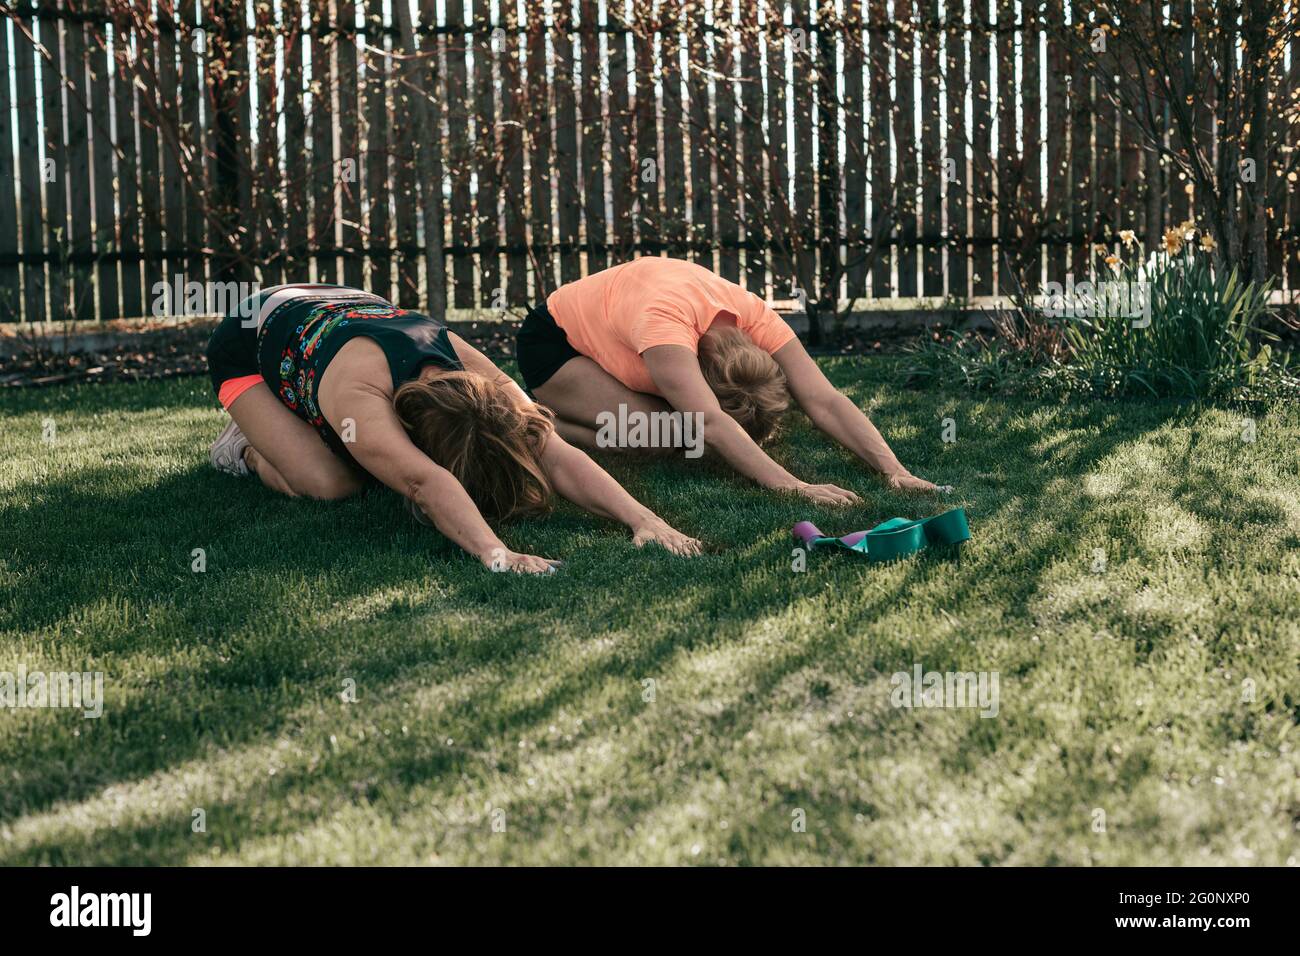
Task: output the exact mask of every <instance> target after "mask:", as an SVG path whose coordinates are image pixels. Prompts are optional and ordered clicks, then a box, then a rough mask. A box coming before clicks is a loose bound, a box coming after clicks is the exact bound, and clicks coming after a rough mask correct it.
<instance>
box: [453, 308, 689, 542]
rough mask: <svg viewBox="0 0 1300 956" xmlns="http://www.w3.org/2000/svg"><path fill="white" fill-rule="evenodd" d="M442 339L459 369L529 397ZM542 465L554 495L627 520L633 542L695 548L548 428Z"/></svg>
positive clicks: (480, 358)
mask: <svg viewBox="0 0 1300 956" xmlns="http://www.w3.org/2000/svg"><path fill="white" fill-rule="evenodd" d="M448 338H449V339H450V340H451V344H452V346H453V347H454V348H455V349H456V356H457V358H459V359H460V360H461V362H462V363H463V364H464V365H465V368H467V369H469V370H470V371H473V372H478V373H479V374H480V375H483V376H486V377H487V378H490V379H492V380H493V381H495V382H500V383H501V384H502V385H509V387H511V388H513V389H514V390H515V391H516V392H518V393H519V400H520V401H521V402H527V401H530V399H529V398H528V396H527V395H525V394H524V391H523V389H521V388H520V387H519V386H518V385H516V384H515V382H514V379H512V378H511V377H510V376H509V375H507V374H506V373H505V372H503V371H501V370H500V369H499V368H497V367H496V365H495V364H494V363H493V362H492V360H491V359H490V358H488V357H487V356H486V355H484V354H483V353H482V352H480V351H479V350H478V349H476V348H474V346H472V345H470V344H469V343H468V342H466V341H465V340H464V339H462V338H461V337H460V336H458V335H456V334H455V333H454V332H449V333H448ZM542 467H543V468H545V469H546V474H547V477H549V478H550V479H551V483H552V484H553V485H555V491H556V493H557V494H559V495H560V496H561V497H562V498H566V499H568V500H569V501H572V502H573V503H574V504H575V505H577V506H578V507H579V508H582V509H584V510H586V511H590V512H591V513H592V514H595V515H600V516H601V517H602V518H611V519H613V520H614V521H618V522H621V523H622V524H625V525H627V527H628V528H630V529H631V531H632V541H633V543H634V544H636V546H637V547H640V546H641V545H643V544H646V543H647V542H650V541H657V542H659V543H660V544H661V545H663V546H664V547H665V548H667V549H668V550H669V551H671V552H673V554H681V555H691V554H699V553H700V542H699V541H697V540H696V539H695V538H691V537H688V536H686V535H684V534H682V533H681V532H680V531H678V530H676V529H675V528H673V527H672V526H671V525H669V524H668V523H667V522H666V521H664V520H663V519H662V518H660V517H659V516H658V515H656V514H655V513H654V512H653V511H651V510H650V509H649V508H647V507H645V506H644V505H642V504H641V503H640V502H638V501H637V500H636V499H635V498H633V497H632V496H631V495H630V494H628V493H627V491H626V490H624V488H623V486H622V485H620V484H619V483H618V482H617V481H615V480H614V479H613V478H612V477H611V476H610V475H609V473H608V472H606V471H605V469H603V468H601V467H600V466H599V465H597V464H596V463H595V462H594V461H592V460H591V459H590V458H588V457H587V455H586V454H585V453H584V452H582V451H580V450H578V449H577V448H574V447H573V446H572V445H570V444H569V443H568V442H566V441H565V440H564V439H563V438H561V437H560V436H559V435H558V434H555V433H552V434H551V437H550V438H549V439H547V442H546V448H545V449H543V451H542Z"/></svg>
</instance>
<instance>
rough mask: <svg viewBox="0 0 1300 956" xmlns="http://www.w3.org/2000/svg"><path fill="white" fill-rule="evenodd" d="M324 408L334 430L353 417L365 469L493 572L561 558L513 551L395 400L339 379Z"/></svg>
mask: <svg viewBox="0 0 1300 956" xmlns="http://www.w3.org/2000/svg"><path fill="white" fill-rule="evenodd" d="M321 411H322V412H324V414H325V417H326V418H327V419H328V420H329V423H330V424H331V425H332V426H334V429H335V431H340V432H341V431H342V425H343V421H344V420H345V419H349V418H350V419H351V420H352V428H351V432H352V433H353V434H355V436H356V440H355V441H354V442H351V443H349V445H348V450H349V451H350V452H351V453H352V457H353V458H355V459H356V460H357V463H358V464H360V465H361V467H362V468H364V469H365V470H366V471H368V472H369V473H370V474H372V475H374V476H375V477H376V478H378V479H379V480H380V481H382V482H383V483H384V484H386V485H387V486H388V487H389V488H392V489H393V490H394V491H396V492H397V493H398V494H400V495H403V496H405V497H406V498H409V499H410V500H411V501H413V502H414V503H415V505H416V507H418V508H419V509H420V510H421V511H423V512H424V513H425V514H426V515H428V517H429V520H430V521H432V522H433V524H434V526H435V527H436V528H437V529H438V530H439V531H441V532H442V533H443V534H444V535H446V536H447V537H448V538H450V539H451V540H452V541H455V542H456V543H457V544H458V545H460V546H461V547H462V548H464V549H465V550H466V551H468V552H469V553H470V554H472V555H474V556H475V557H477V558H478V559H479V560H480V561H482V562H483V564H484V566H486V567H489V568H491V569H492V570H494V571H505V570H509V571H520V572H526V573H532V574H536V573H539V572H540V573H544V572H547V571H550V570H553V565H555V564H557V563H558V562H555V561H551V560H549V559H547V558H541V557H538V556H536V555H532V554H521V553H518V552H514V551H511V550H510V549H509V548H507V547H506V546H505V545H504V544H502V542H501V539H500V538H498V537H497V535H496V532H494V531H493V530H492V529H491V528H490V527H488V523H487V522H486V521H485V520H484V519H483V515H482V514H480V513H479V510H478V507H477V506H476V505H475V504H474V499H473V498H471V497H470V496H469V494H468V493H467V492H466V491H465V489H464V488H463V487H461V484H460V482H459V481H457V480H456V476H455V475H453V474H452V473H451V472H449V471H447V469H445V468H443V467H441V466H440V465H437V464H435V463H434V462H432V461H430V460H429V458H428V456H427V455H425V454H424V452H422V451H420V449H418V448H416V447H415V445H414V444H413V443H412V442H411V439H410V437H409V436H408V435H407V434H406V430H405V429H404V428H402V423H401V422H400V421H398V419H397V413H396V412H395V411H393V402H392V399H391V398H390V397H389V396H387V395H386V394H384V392H383V391H382V390H381V389H379V388H376V387H374V386H371V385H368V384H366V383H365V382H362V381H357V380H350V381H343V382H339V384H338V387H337V388H336V389H332V390H331V394H330V400H329V401H328V402H326V401H325V398H324V396H322V398H321Z"/></svg>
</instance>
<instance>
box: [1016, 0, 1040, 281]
mask: <svg viewBox="0 0 1300 956" xmlns="http://www.w3.org/2000/svg"><path fill="white" fill-rule="evenodd" d="M1021 16H1022V17H1023V19H1024V29H1023V30H1022V32H1021V38H1022V39H1021V50H1022V53H1021V62H1022V63H1023V76H1024V90H1025V92H1024V110H1023V111H1022V112H1021V114H1020V115H1021V120H1020V124H1021V139H1022V141H1023V143H1024V164H1025V203H1026V204H1027V205H1028V207H1029V218H1028V222H1027V227H1028V228H1030V229H1032V230H1033V232H1032V234H1031V235H1030V236H1028V239H1029V241H1030V242H1031V245H1030V248H1029V249H1028V250H1026V255H1025V282H1026V283H1027V288H1026V289H1025V290H1024V291H1025V293H1026V294H1029V295H1036V294H1038V292H1039V290H1040V289H1041V287H1042V284H1043V255H1042V253H1043V243H1042V231H1041V224H1042V222H1043V130H1042V80H1043V77H1042V35H1041V32H1040V30H1041V28H1042V24H1041V21H1040V18H1039V16H1038V7H1037V5H1036V4H1035V3H1033V2H1031V0H1024V2H1023V3H1022V5H1021Z"/></svg>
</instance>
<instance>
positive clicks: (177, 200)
mask: <svg viewBox="0 0 1300 956" xmlns="http://www.w3.org/2000/svg"><path fill="white" fill-rule="evenodd" d="M175 13H176V10H175V6H174V4H172V3H160V4H159V9H158V91H159V101H158V107H159V113H160V114H161V117H162V120H161V121H162V123H163V126H162V127H161V128H160V129H159V135H158V150H159V153H160V155H159V159H160V160H161V163H162V173H163V189H162V214H163V245H164V247H165V248H166V253H165V255H166V266H167V277H168V281H169V282H172V281H174V280H175V278H176V277H177V276H178V275H179V274H180V273H182V272H184V270H185V261H184V259H183V258H182V257H181V256H180V255H178V253H179V251H180V250H181V249H183V248H184V246H185V207H184V193H185V186H184V183H183V181H182V178H181V157H180V152H179V151H180V150H181V149H182V148H183V147H182V141H179V140H177V139H175V138H174V135H173V131H174V132H179V131H180V130H181V124H182V115H181V108H180V106H181V104H180V73H179V71H178V70H177V68H176V46H177V32H178V26H177V23H176V19H175ZM173 304H174V303H173Z"/></svg>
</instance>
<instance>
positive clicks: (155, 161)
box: [50, 30, 163, 308]
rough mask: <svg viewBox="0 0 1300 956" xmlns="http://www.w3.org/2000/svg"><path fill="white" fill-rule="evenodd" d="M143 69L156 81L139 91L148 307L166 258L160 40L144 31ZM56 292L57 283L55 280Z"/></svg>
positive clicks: (139, 38)
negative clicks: (159, 134) (161, 146)
mask: <svg viewBox="0 0 1300 956" xmlns="http://www.w3.org/2000/svg"><path fill="white" fill-rule="evenodd" d="M136 43H137V46H138V50H139V64H140V71H141V72H142V73H143V74H144V75H145V76H146V77H152V78H153V79H154V81H155V82H153V83H149V82H145V83H143V84H142V85H141V87H140V88H139V89H138V90H137V103H138V104H139V110H140V119H139V128H140V156H139V159H140V208H139V214H140V231H141V239H142V242H141V245H142V247H143V252H142V267H143V273H144V298H145V304H146V308H150V303H151V302H152V299H153V297H154V295H155V293H154V289H155V288H156V286H157V284H158V283H159V282H161V281H162V280H163V260H162V256H161V250H162V244H163V236H162V228H163V225H162V205H161V198H162V197H161V195H160V190H159V188H158V186H159V182H160V177H161V171H162V168H161V157H160V155H159V149H160V145H159V142H158V139H159V136H158V122H159V119H158V116H159V111H160V104H159V103H158V83H157V82H156V81H157V78H158V42H157V38H156V34H154V33H152V32H151V31H148V30H146V31H144V32H142V33H140V34H138V35H137V37H136ZM50 289H51V293H53V289H54V286H53V282H51V286H50Z"/></svg>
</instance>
